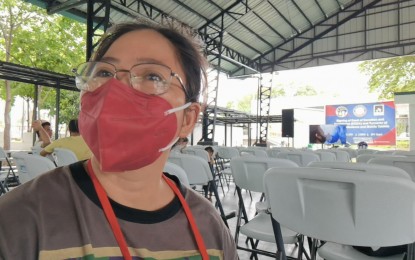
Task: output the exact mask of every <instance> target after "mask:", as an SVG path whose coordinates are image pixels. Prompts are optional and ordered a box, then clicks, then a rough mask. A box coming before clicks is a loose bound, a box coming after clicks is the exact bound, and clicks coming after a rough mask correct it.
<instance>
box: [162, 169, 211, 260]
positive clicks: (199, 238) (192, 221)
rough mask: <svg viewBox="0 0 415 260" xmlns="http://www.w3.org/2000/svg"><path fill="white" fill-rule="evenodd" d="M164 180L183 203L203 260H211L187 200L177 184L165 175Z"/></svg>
mask: <svg viewBox="0 0 415 260" xmlns="http://www.w3.org/2000/svg"><path fill="white" fill-rule="evenodd" d="M162 177H163V179H164V180H165V181H166V182H167V184H168V185H169V186H170V188H171V189H172V190H173V191H174V193H175V194H176V195H177V197H179V200H180V202H181V203H182V207H183V209H184V213H186V217H187V220H188V221H189V223H190V227H191V228H192V231H193V235H194V236H195V239H196V244H197V247H198V248H199V251H200V254H201V255H202V259H203V260H209V256H208V253H207V250H206V246H205V242H204V241H203V238H202V235H201V234H200V232H199V229H198V228H197V225H196V221H195V219H194V217H193V214H192V211H191V210H190V208H189V205H188V204H187V202H186V200H185V199H184V198H183V195H182V193H181V192H180V191H179V189H178V188H177V186H176V184H174V182H173V181H172V180H170V179H169V178H167V177H166V176H165V175H164V174H163V175H162Z"/></svg>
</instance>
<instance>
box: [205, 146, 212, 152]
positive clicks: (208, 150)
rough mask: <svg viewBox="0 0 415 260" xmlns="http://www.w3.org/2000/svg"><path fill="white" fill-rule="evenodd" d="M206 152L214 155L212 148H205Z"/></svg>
mask: <svg viewBox="0 0 415 260" xmlns="http://www.w3.org/2000/svg"><path fill="white" fill-rule="evenodd" d="M205 151H206V152H211V153H213V148H212V147H211V146H208V147H205Z"/></svg>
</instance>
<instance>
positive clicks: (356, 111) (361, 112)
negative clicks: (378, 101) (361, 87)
mask: <svg viewBox="0 0 415 260" xmlns="http://www.w3.org/2000/svg"><path fill="white" fill-rule="evenodd" d="M366 113H367V109H366V107H365V106H363V105H358V106H355V107H354V108H353V115H354V116H355V117H364V116H365V115H366Z"/></svg>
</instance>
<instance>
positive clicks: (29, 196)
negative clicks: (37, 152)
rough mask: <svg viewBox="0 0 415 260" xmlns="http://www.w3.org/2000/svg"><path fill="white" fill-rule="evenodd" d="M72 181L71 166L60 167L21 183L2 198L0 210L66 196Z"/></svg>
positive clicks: (0, 199)
mask: <svg viewBox="0 0 415 260" xmlns="http://www.w3.org/2000/svg"><path fill="white" fill-rule="evenodd" d="M70 181H71V178H70V170H69V167H58V168H55V169H53V170H51V171H49V172H46V173H43V174H42V175H39V176H38V177H36V178H34V179H32V180H30V181H28V182H26V183H23V184H20V185H19V186H17V187H15V188H14V189H13V190H11V191H9V192H7V193H6V194H4V195H2V196H1V198H0V210H2V209H7V208H12V207H15V206H16V205H20V206H22V205H30V204H38V203H39V202H40V201H45V200H47V199H48V198H50V197H51V194H53V196H52V197H56V196H59V194H62V196H65V194H66V190H67V189H68V188H69V186H70V185H69V184H68V182H70Z"/></svg>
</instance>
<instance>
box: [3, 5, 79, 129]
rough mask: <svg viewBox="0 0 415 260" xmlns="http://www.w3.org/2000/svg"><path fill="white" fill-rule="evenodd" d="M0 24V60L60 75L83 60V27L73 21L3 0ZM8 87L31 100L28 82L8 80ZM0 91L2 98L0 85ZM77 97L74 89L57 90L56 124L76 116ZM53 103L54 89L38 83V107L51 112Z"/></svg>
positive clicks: (67, 72) (13, 92)
mask: <svg viewBox="0 0 415 260" xmlns="http://www.w3.org/2000/svg"><path fill="white" fill-rule="evenodd" d="M0 27H1V29H2V31H1V32H2V35H1V36H2V37H1V38H0V41H1V42H0V43H1V45H0V59H1V60H6V61H9V62H12V63H16V64H20V65H25V66H29V67H35V68H40V69H44V70H49V71H54V72H58V73H63V74H71V69H72V68H73V67H75V66H76V65H77V64H79V63H81V62H82V61H84V60H85V46H86V44H85V39H84V38H85V36H86V26H85V25H84V24H81V23H78V22H77V21H75V20H72V19H69V18H66V17H63V16H61V15H47V14H46V10H44V9H41V8H38V7H36V6H34V5H32V4H28V3H24V2H23V1H18V0H3V1H2V3H1V4H0ZM9 32H12V33H9ZM6 47H8V49H7V48H6ZM7 54H9V55H8V56H9V57H8V58H7ZM11 90H12V95H13V96H16V95H18V96H21V97H23V98H24V99H25V100H33V99H34V86H33V85H31V84H25V83H20V82H12V84H11ZM0 91H1V93H0V94H1V95H2V97H4V95H5V93H4V91H3V88H2V89H1V90H0ZM78 96H79V93H78V92H71V91H61V95H60V104H59V106H60V117H59V118H60V122H59V123H66V122H68V121H69V119H71V118H76V117H77V116H78V112H79V111H78V110H79V101H78ZM55 102H56V89H54V88H50V87H44V86H39V100H38V106H39V109H50V114H51V115H55V114H56V112H57V111H56V108H55V107H56V104H55Z"/></svg>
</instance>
